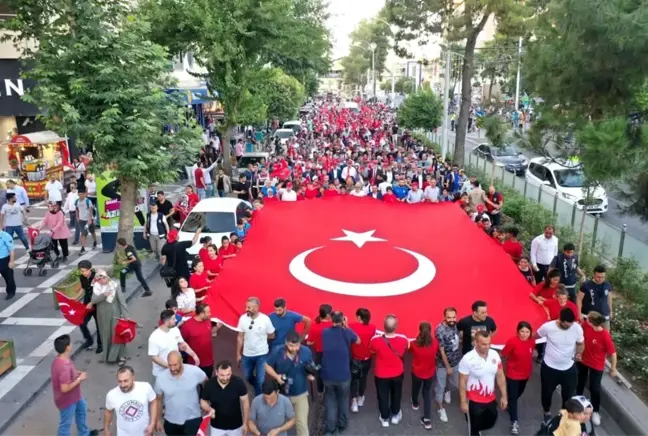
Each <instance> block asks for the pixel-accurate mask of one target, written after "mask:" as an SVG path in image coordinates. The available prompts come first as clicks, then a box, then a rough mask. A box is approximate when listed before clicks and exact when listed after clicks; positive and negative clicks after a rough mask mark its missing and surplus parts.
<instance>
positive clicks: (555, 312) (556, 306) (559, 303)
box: [542, 285, 579, 322]
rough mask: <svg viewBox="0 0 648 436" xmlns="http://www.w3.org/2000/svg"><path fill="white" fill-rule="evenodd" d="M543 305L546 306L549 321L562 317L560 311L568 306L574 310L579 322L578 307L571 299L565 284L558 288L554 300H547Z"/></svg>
mask: <svg viewBox="0 0 648 436" xmlns="http://www.w3.org/2000/svg"><path fill="white" fill-rule="evenodd" d="M542 306H543V307H544V310H545V313H546V314H547V319H548V320H549V321H555V320H557V319H558V318H560V311H561V310H563V309H564V308H565V307H568V308H570V309H571V310H572V312H574V316H575V317H576V322H578V319H579V316H578V307H577V306H576V305H575V304H574V302H572V301H569V293H568V292H567V289H565V286H564V285H559V286H558V289H556V295H555V298H553V299H552V300H546V301H545V302H544V303H543V305H542Z"/></svg>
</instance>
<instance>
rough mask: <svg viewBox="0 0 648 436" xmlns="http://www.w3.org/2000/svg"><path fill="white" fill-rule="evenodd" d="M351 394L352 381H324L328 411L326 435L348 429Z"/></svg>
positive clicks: (325, 425)
mask: <svg viewBox="0 0 648 436" xmlns="http://www.w3.org/2000/svg"><path fill="white" fill-rule="evenodd" d="M350 392H351V380H348V381H345V382H332V381H326V380H324V409H325V411H326V412H325V413H326V415H325V416H326V422H325V424H324V434H333V433H335V432H336V431H343V430H344V429H345V428H346V427H347V424H348V418H347V412H348V410H349V394H350Z"/></svg>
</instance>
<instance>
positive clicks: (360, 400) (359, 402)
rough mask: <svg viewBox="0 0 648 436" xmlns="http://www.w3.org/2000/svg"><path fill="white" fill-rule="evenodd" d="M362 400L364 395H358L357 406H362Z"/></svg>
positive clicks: (363, 400)
mask: <svg viewBox="0 0 648 436" xmlns="http://www.w3.org/2000/svg"><path fill="white" fill-rule="evenodd" d="M364 402H365V397H364V395H363V396H361V397H358V407H362V406H364Z"/></svg>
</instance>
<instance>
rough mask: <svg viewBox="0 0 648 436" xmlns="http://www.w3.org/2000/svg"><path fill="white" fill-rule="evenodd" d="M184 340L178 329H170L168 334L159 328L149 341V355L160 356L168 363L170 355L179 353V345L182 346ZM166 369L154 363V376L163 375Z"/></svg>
mask: <svg viewBox="0 0 648 436" xmlns="http://www.w3.org/2000/svg"><path fill="white" fill-rule="evenodd" d="M183 342H184V339H182V334H180V330H179V329H178V328H177V327H173V328H170V329H169V331H168V332H165V331H164V330H162V329H160V328H157V329H155V331H154V332H153V333H151V336H149V339H148V355H149V356H151V357H153V356H158V357H159V358H160V359H162V360H164V361H165V362H166V360H167V357H169V353H170V352H172V351H178V344H182V343H183ZM165 369H166V368H164V367H162V366H160V365H158V364H157V363H155V362H153V376H154V377H157V376H158V374H160V373H162V372H163V371H164V370H165Z"/></svg>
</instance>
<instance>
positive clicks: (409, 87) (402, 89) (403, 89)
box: [380, 76, 416, 94]
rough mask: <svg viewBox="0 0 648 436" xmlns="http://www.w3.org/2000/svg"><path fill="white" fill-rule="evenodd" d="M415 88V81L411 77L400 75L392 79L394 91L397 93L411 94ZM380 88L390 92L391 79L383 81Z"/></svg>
mask: <svg viewBox="0 0 648 436" xmlns="http://www.w3.org/2000/svg"><path fill="white" fill-rule="evenodd" d="M415 88H416V82H415V80H414V78H412V77H406V76H401V77H399V78H398V79H396V80H395V81H394V92H395V93H397V94H411V93H413V92H414V89H415ZM380 89H382V90H383V91H385V92H391V90H392V86H391V80H389V81H387V82H383V83H382V84H381V85H380Z"/></svg>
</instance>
